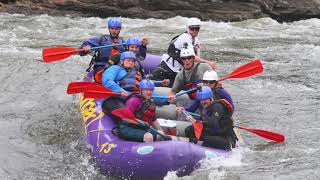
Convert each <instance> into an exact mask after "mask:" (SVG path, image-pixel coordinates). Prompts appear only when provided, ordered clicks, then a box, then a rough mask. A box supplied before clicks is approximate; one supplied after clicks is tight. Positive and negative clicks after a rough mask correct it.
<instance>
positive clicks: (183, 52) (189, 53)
mask: <svg viewBox="0 0 320 180" xmlns="http://www.w3.org/2000/svg"><path fill="white" fill-rule="evenodd" d="M188 56H195V53H194V50H193V48H182V49H181V51H180V57H188Z"/></svg>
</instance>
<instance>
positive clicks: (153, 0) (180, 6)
mask: <svg viewBox="0 0 320 180" xmlns="http://www.w3.org/2000/svg"><path fill="white" fill-rule="evenodd" d="M0 2H1V3H0V5H1V6H0V11H1V12H9V13H24V14H44V13H45V14H50V15H66V14H69V15H71V16H85V17H89V16H98V17H102V18H106V17H110V16H122V17H131V18H142V19H146V18H161V19H164V18H170V17H175V16H186V17H198V18H201V19H202V20H214V21H241V20H245V19H253V18H261V17H271V18H273V19H276V20H277V21H279V22H283V21H295V20H301V19H307V18H319V17H320V1H319V0H308V1H302V0H91V1H87V0H47V1H45V0H0Z"/></svg>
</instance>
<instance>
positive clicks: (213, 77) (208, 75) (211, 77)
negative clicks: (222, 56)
mask: <svg viewBox="0 0 320 180" xmlns="http://www.w3.org/2000/svg"><path fill="white" fill-rule="evenodd" d="M218 79H219V78H218V74H217V72H215V71H206V72H205V73H204V74H203V78H202V80H205V81H218Z"/></svg>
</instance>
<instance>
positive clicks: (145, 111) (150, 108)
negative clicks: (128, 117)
mask: <svg viewBox="0 0 320 180" xmlns="http://www.w3.org/2000/svg"><path fill="white" fill-rule="evenodd" d="M131 97H138V98H140V99H141V100H142V104H143V105H142V107H141V108H140V109H139V110H138V111H136V112H134V113H135V115H136V117H137V118H138V119H141V120H143V121H145V122H148V123H149V124H151V123H152V122H154V121H155V120H156V104H155V103H154V101H153V100H152V99H151V100H147V99H145V98H144V97H143V96H142V95H141V94H138V93H133V94H131V95H130V96H129V97H128V99H129V98H131Z"/></svg>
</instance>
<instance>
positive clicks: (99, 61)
mask: <svg viewBox="0 0 320 180" xmlns="http://www.w3.org/2000/svg"><path fill="white" fill-rule="evenodd" d="M122 43H125V41H124V40H123V38H122V37H119V38H118V39H113V38H112V37H111V36H110V35H102V36H101V37H100V41H99V46H105V45H111V44H122ZM112 49H114V50H117V51H118V52H119V53H122V52H124V51H125V50H126V48H125V45H119V46H113V47H107V48H100V49H98V50H97V51H96V53H95V55H94V56H93V57H92V59H93V60H94V61H95V65H106V64H107V62H108V60H109V57H110V56H112V55H114V54H112Z"/></svg>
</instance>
